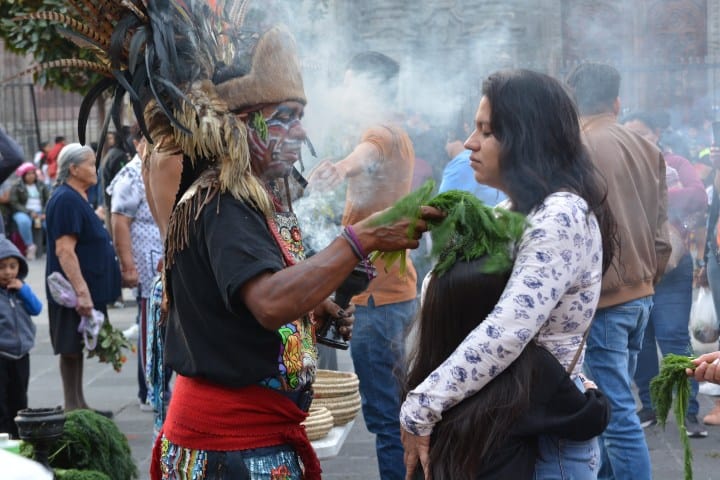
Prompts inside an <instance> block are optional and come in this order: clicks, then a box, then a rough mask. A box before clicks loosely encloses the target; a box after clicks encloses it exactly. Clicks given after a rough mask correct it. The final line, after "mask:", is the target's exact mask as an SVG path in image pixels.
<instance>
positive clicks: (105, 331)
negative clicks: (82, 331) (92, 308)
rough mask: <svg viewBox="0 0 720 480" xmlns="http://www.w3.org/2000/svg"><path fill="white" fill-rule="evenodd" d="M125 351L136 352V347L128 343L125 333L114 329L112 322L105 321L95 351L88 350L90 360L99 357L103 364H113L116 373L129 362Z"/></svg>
mask: <svg viewBox="0 0 720 480" xmlns="http://www.w3.org/2000/svg"><path fill="white" fill-rule="evenodd" d="M125 350H132V351H134V350H135V347H134V346H133V345H131V344H130V342H128V341H127V339H126V338H125V336H124V335H123V333H122V332H121V331H120V330H118V329H117V328H115V327H113V326H112V324H111V323H110V322H108V321H107V320H105V322H103V324H102V327H100V332H99V333H98V341H97V345H96V346H95V349H94V350H88V351H87V352H88V355H87V356H88V358H92V357H98V360H100V361H101V362H103V363H110V364H112V366H113V368H114V369H115V371H116V372H119V371H120V370H121V369H122V366H123V364H124V363H125V362H127V356H126V355H125Z"/></svg>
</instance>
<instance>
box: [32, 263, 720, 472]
mask: <svg viewBox="0 0 720 480" xmlns="http://www.w3.org/2000/svg"><path fill="white" fill-rule="evenodd" d="M44 271H45V262H44V258H42V259H39V260H35V261H32V262H30V275H29V277H28V279H27V280H28V283H29V284H30V286H31V287H32V288H33V290H34V291H35V293H36V294H37V295H38V297H40V298H41V299H43V300H44V298H45V288H44V284H43V276H44ZM130 298H131V295H130V292H129V291H126V292H125V299H126V300H127V301H126V307H125V308H122V309H113V308H111V309H110V310H109V316H110V319H111V321H112V322H113V324H114V325H115V326H117V327H118V328H120V329H125V328H127V327H129V326H131V325H132V324H133V323H134V322H135V311H136V310H135V308H136V307H135V303H134V302H132V301H130ZM35 321H36V323H37V325H38V336H37V342H36V346H35V349H34V350H33V351H32V353H31V359H30V362H31V373H30V391H29V402H30V406H31V407H35V408H39V407H54V406H56V405H62V402H63V398H62V387H61V383H60V373H59V370H58V360H57V357H55V356H54V355H53V354H52V347H51V346H50V340H49V333H48V321H47V313H46V310H43V312H42V313H41V314H40V315H39V316H38V317H36V318H35ZM338 362H339V367H340V369H341V370H352V361H351V360H350V356H349V355H348V353H347V352H339V356H338ZM136 369H137V363H136V359H135V356H134V355H129V360H128V362H127V364H125V366H124V367H123V370H122V371H121V372H120V373H116V372H115V371H113V369H112V367H110V366H108V365H107V364H101V363H99V362H98V361H97V359H94V358H92V359H89V360H86V362H85V376H84V382H85V396H86V398H87V400H88V403H89V404H90V405H91V406H93V407H96V408H101V409H109V410H112V411H113V412H114V413H115V421H116V423H117V424H118V426H119V427H120V429H121V430H122V431H123V432H124V433H125V434H126V435H127V437H128V440H129V442H130V446H131V448H132V452H133V457H134V458H135V460H136V462H137V464H138V468H139V470H140V478H141V480H142V479H146V478H148V475H147V472H148V466H149V462H150V447H151V445H150V443H151V436H152V414H151V413H147V412H143V411H141V410H140V408H139V406H138V402H137V379H136ZM712 403H713V402H712V398H710V397H705V396H702V395H701V396H700V412H701V416H702V414H704V413H706V412H707V411H709V410H710V409H711V408H712ZM709 431H710V435H709V436H708V438H705V439H691V440H690V443H691V445H692V448H693V452H694V457H695V458H694V462H693V467H694V473H695V475H694V478H695V480H708V479H720V427H709ZM646 435H647V439H648V444H649V447H650V454H651V457H652V461H653V472H654V478H655V479H656V480H679V479H681V478H683V467H682V466H683V454H682V448H681V446H680V441H679V439H678V434H677V429H676V428H675V426H674V425H672V424H669V425H668V427H667V429H666V430H665V431H663V430H662V429H661V428H660V427H657V426H656V427H651V428H649V429H647V430H646ZM322 465H323V471H324V474H323V478H325V479H328V480H340V479H348V480H360V479H375V478H378V477H379V475H378V473H377V461H376V459H375V441H374V437H373V435H372V434H370V433H369V432H368V431H367V429H366V428H365V424H364V422H363V420H362V416H359V417H358V418H357V419H356V421H355V425H354V427H353V430H352V431H351V432H350V435H349V436H348V438H347V441H346V442H345V445H344V446H343V448H342V450H341V451H340V454H339V455H338V456H337V457H336V458H333V459H328V460H324V461H323V462H322Z"/></svg>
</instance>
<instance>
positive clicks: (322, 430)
mask: <svg viewBox="0 0 720 480" xmlns="http://www.w3.org/2000/svg"><path fill="white" fill-rule="evenodd" d="M309 413H310V414H309V415H308V417H307V418H306V419H305V421H304V422H302V424H303V425H305V432H306V433H307V436H308V439H310V440H319V439H321V438H323V437H325V436H326V435H327V434H328V432H330V430H331V429H332V427H333V424H334V420H333V416H332V413H330V410H328V409H327V408H325V407H315V406H313V407H310V412H309Z"/></svg>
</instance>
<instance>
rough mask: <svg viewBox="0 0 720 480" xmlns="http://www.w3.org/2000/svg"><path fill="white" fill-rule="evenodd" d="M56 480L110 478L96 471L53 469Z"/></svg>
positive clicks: (103, 479)
mask: <svg viewBox="0 0 720 480" xmlns="http://www.w3.org/2000/svg"><path fill="white" fill-rule="evenodd" d="M55 479H56V480H111V478H110V477H109V476H107V475H105V474H104V473H102V472H98V471H97V470H75V469H72V470H65V469H62V468H57V469H55Z"/></svg>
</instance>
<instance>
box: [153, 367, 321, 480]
mask: <svg viewBox="0 0 720 480" xmlns="http://www.w3.org/2000/svg"><path fill="white" fill-rule="evenodd" d="M305 418H307V413H305V412H303V411H302V410H300V408H298V406H297V405H295V403H293V402H292V401H291V400H290V399H289V398H287V397H285V396H283V395H282V394H280V393H278V392H275V391H274V390H272V389H270V388H265V387H261V386H255V385H253V386H249V387H243V388H228V387H222V386H220V385H216V384H213V383H210V382H208V381H206V380H202V379H198V378H189V377H183V376H181V375H178V376H177V379H176V381H175V386H174V388H173V395H172V399H171V401H170V408H169V410H168V414H167V418H166V419H165V423H164V424H163V428H162V430H161V432H160V434H159V435H158V438H157V441H156V442H155V446H154V447H153V454H152V462H151V465H150V478H152V479H153V480H160V479H161V478H162V475H161V470H160V439H161V438H162V436H163V434H164V435H165V437H166V438H167V439H168V440H170V441H171V442H172V443H174V444H176V445H180V446H182V447H185V448H190V449H193V450H209V451H212V450H214V451H233V450H249V449H253V448H262V447H272V446H276V445H290V446H291V447H293V448H294V449H295V451H296V452H297V453H298V456H299V457H300V460H301V461H302V463H303V466H304V468H305V475H304V478H305V479H306V480H319V479H320V478H321V476H320V473H321V472H322V470H321V468H320V461H319V460H318V458H317V455H316V454H315V450H313V447H312V445H311V444H310V441H309V440H308V438H307V434H306V433H305V426H304V425H300V422H302V421H303V420H305Z"/></svg>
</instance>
